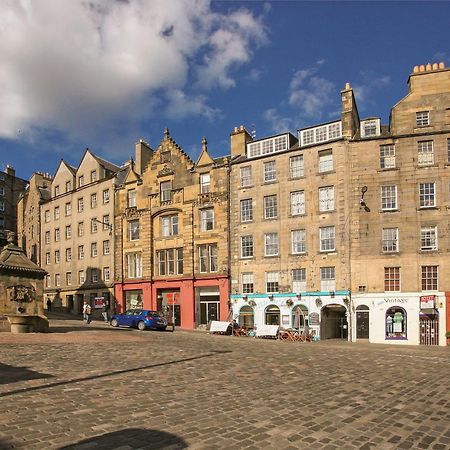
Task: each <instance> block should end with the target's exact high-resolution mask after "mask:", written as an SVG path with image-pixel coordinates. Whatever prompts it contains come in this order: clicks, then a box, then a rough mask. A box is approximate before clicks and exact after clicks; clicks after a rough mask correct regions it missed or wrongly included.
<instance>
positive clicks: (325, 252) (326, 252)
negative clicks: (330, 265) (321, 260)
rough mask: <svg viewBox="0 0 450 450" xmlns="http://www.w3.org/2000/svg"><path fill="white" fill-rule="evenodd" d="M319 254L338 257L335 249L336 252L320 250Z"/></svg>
mask: <svg viewBox="0 0 450 450" xmlns="http://www.w3.org/2000/svg"><path fill="white" fill-rule="evenodd" d="M319 253H320V254H321V255H337V251H336V249H334V250H320V251H319Z"/></svg>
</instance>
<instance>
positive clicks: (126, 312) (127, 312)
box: [124, 309, 134, 316]
mask: <svg viewBox="0 0 450 450" xmlns="http://www.w3.org/2000/svg"><path fill="white" fill-rule="evenodd" d="M132 315H134V309H128V310H126V311H125V314H124V316H132Z"/></svg>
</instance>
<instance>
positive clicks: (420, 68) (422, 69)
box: [419, 64, 425, 72]
mask: <svg viewBox="0 0 450 450" xmlns="http://www.w3.org/2000/svg"><path fill="white" fill-rule="evenodd" d="M419 71H420V72H425V66H424V65H423V64H421V65H420V67H419Z"/></svg>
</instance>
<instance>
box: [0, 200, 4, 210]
mask: <svg viewBox="0 0 450 450" xmlns="http://www.w3.org/2000/svg"><path fill="white" fill-rule="evenodd" d="M4 210H5V202H4V201H3V200H2V201H1V202H0V211H4Z"/></svg>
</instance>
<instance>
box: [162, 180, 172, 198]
mask: <svg viewBox="0 0 450 450" xmlns="http://www.w3.org/2000/svg"><path fill="white" fill-rule="evenodd" d="M159 195H160V200H161V201H162V202H168V201H170V200H171V198H172V182H171V181H163V182H161V184H160V186H159Z"/></svg>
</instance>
